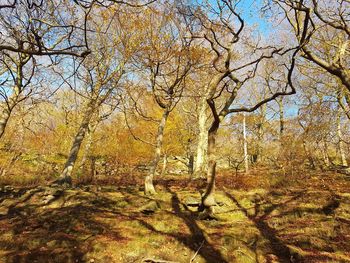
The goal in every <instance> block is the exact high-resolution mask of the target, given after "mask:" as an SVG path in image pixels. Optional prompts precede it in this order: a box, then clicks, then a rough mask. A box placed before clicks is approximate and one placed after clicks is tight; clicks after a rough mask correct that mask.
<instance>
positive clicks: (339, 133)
mask: <svg viewBox="0 0 350 263" xmlns="http://www.w3.org/2000/svg"><path fill="white" fill-rule="evenodd" d="M340 118H341V108H340V107H339V108H338V112H337V136H338V140H339V143H338V150H339V154H340V160H341V165H342V166H348V162H347V160H346V156H345V151H344V144H343V135H342V130H341V123H340Z"/></svg>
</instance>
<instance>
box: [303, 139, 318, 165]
mask: <svg viewBox="0 0 350 263" xmlns="http://www.w3.org/2000/svg"><path fill="white" fill-rule="evenodd" d="M303 148H304V151H305V154H306V157H307V159H308V160H309V163H310V166H311V168H312V169H316V166H315V162H314V158H313V157H312V154H311V152H310V151H309V150H308V148H307V145H306V140H305V139H303Z"/></svg>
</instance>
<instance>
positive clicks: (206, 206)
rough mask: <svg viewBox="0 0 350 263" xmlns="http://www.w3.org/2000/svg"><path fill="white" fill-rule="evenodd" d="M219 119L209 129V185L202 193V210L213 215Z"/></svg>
mask: <svg viewBox="0 0 350 263" xmlns="http://www.w3.org/2000/svg"><path fill="white" fill-rule="evenodd" d="M219 125H220V123H219V121H217V120H214V121H213V123H212V125H211V127H210V129H209V131H208V152H207V153H208V172H207V187H206V190H205V192H204V194H203V195H202V203H201V206H200V209H199V210H200V211H204V214H205V215H209V216H213V215H214V213H215V211H214V206H215V205H216V201H215V176H216V135H217V131H218V129H219Z"/></svg>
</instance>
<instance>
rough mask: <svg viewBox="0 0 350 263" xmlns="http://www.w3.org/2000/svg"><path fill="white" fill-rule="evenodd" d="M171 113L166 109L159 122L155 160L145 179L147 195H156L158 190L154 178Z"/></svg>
mask: <svg viewBox="0 0 350 263" xmlns="http://www.w3.org/2000/svg"><path fill="white" fill-rule="evenodd" d="M169 113H170V111H169V109H168V108H165V109H164V112H163V116H162V119H161V120H160V122H159V126H158V133H157V138H156V149H155V153H154V159H153V163H152V165H151V170H150V172H149V174H148V175H147V176H146V178H145V194H146V195H154V194H156V190H155V189H154V185H153V178H154V176H155V173H156V170H157V166H158V163H159V160H160V155H161V152H162V146H163V136H164V129H165V124H166V121H167V119H168V116H169Z"/></svg>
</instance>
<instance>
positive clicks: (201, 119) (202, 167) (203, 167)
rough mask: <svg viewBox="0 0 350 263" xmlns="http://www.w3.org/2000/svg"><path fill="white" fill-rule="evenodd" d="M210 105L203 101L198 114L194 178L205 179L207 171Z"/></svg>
mask: <svg viewBox="0 0 350 263" xmlns="http://www.w3.org/2000/svg"><path fill="white" fill-rule="evenodd" d="M207 107H208V104H207V102H206V99H205V97H204V98H203V99H202V100H201V105H200V108H199V114H198V128H199V134H198V143H197V154H196V161H195V164H194V172H193V177H194V178H198V177H205V173H206V171H207V166H208V165H207V149H208V130H207V128H206V122H207V114H206V110H207Z"/></svg>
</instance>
